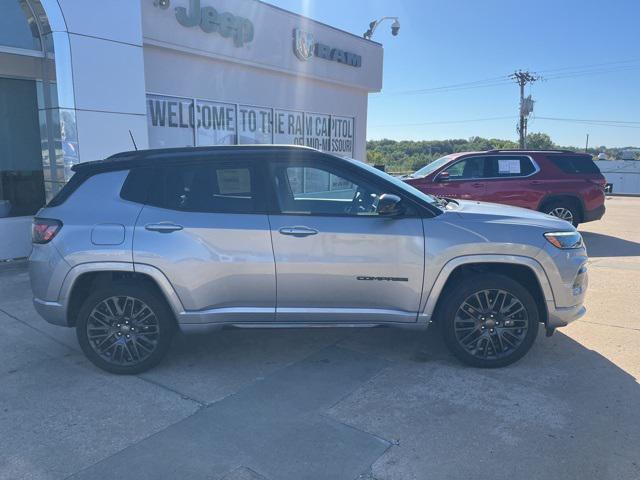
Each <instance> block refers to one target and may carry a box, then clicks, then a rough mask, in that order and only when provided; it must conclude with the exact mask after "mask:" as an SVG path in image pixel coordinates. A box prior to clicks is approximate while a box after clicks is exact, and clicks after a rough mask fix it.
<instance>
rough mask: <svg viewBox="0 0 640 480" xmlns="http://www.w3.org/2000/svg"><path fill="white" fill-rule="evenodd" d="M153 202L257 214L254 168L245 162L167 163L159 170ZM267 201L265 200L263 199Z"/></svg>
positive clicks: (186, 208) (183, 208) (163, 205)
mask: <svg viewBox="0 0 640 480" xmlns="http://www.w3.org/2000/svg"><path fill="white" fill-rule="evenodd" d="M153 184H154V188H153V191H152V194H151V196H150V198H149V203H150V204H152V205H155V206H157V207H161V208H167V209H171V210H179V211H185V212H205V213H256V212H259V211H264V210H265V208H260V206H259V201H258V196H257V193H256V191H257V189H258V188H257V178H256V175H255V170H254V168H253V167H252V166H251V165H250V164H248V163H244V162H240V161H235V162H233V163H213V162H207V163H204V162H203V163H197V164H196V163H194V164H182V165H167V166H164V167H161V168H159V169H158V172H157V177H156V181H154V182H153ZM260 203H263V202H260Z"/></svg>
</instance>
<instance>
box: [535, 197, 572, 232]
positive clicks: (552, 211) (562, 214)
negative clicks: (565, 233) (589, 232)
mask: <svg viewBox="0 0 640 480" xmlns="http://www.w3.org/2000/svg"><path fill="white" fill-rule="evenodd" d="M540 211H541V212H543V213H546V214H547V215H552V216H554V217H558V218H561V219H562V220H566V221H568V222H569V223H571V224H572V225H573V226H574V227H577V226H578V225H579V224H580V220H581V216H580V210H579V209H578V208H577V207H576V205H575V203H574V202H572V201H570V200H554V201H551V202H549V203H547V204H545V205H544V206H543V207H542V208H541V209H540Z"/></svg>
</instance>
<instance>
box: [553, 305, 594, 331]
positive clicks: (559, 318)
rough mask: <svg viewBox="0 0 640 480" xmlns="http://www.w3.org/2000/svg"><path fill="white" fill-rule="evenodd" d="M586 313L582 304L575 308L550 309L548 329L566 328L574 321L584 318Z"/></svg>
mask: <svg viewBox="0 0 640 480" xmlns="http://www.w3.org/2000/svg"><path fill="white" fill-rule="evenodd" d="M585 313H587V309H586V308H585V307H584V305H582V304H580V305H576V306H575V307H567V308H553V309H549V313H548V317H547V328H552V329H553V328H560V327H566V326H567V325H569V324H570V323H571V322H573V321H574V320H578V319H579V318H581V317H583V316H584V314H585Z"/></svg>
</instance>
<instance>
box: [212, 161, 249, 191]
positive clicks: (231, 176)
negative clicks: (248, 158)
mask: <svg viewBox="0 0 640 480" xmlns="http://www.w3.org/2000/svg"><path fill="white" fill-rule="evenodd" d="M216 173H217V176H218V192H219V193H220V195H237V194H239V193H249V192H250V191H251V177H250V175H249V170H248V169H246V168H227V169H224V170H218V171H217V172H216Z"/></svg>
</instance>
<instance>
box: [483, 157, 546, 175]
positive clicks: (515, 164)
mask: <svg viewBox="0 0 640 480" xmlns="http://www.w3.org/2000/svg"><path fill="white" fill-rule="evenodd" d="M486 161H487V163H488V166H487V167H488V170H489V173H488V175H487V176H488V177H492V178H510V177H526V176H528V175H531V174H532V173H534V172H535V171H536V167H535V166H534V165H533V162H532V161H531V159H530V158H529V157H522V156H506V155H500V156H494V157H486Z"/></svg>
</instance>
